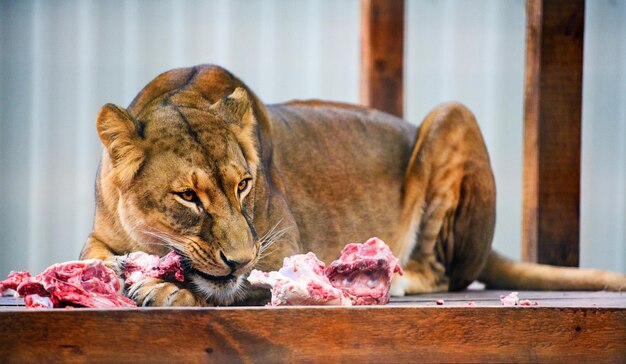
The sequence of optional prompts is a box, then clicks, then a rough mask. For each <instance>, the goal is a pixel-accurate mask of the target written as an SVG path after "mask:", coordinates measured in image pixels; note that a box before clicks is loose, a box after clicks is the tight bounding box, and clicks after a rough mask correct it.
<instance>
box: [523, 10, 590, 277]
mask: <svg viewBox="0 0 626 364" xmlns="http://www.w3.org/2000/svg"><path fill="white" fill-rule="evenodd" d="M526 10H527V21H528V24H527V33H526V80H525V105H524V113H525V116H524V119H525V123H524V133H525V134H524V183H523V189H524V199H523V222H522V225H523V226H522V259H523V260H526V261H531V262H539V263H546V264H554V265H565V266H578V262H579V230H580V229H579V216H580V214H579V208H580V145H581V142H580V139H581V134H580V133H581V104H582V71H583V34H584V20H585V1H584V0H528V1H527V9H526Z"/></svg>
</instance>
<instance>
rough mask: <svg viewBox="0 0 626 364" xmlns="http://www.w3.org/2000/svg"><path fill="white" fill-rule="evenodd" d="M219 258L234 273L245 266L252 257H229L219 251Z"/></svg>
mask: <svg viewBox="0 0 626 364" xmlns="http://www.w3.org/2000/svg"><path fill="white" fill-rule="evenodd" d="M220 258H222V261H223V262H224V263H225V264H226V265H227V266H228V267H229V268H230V269H231V274H232V273H235V272H236V271H237V270H239V269H240V268H242V267H245V266H246V265H247V264H248V263H250V261H251V260H252V259H230V258H228V257H227V256H226V255H224V252H222V251H220Z"/></svg>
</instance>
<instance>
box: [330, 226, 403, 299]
mask: <svg viewBox="0 0 626 364" xmlns="http://www.w3.org/2000/svg"><path fill="white" fill-rule="evenodd" d="M394 273H399V274H400V275H402V274H403V272H402V268H401V267H400V266H399V265H398V260H397V259H396V257H395V256H394V255H393V253H392V252H391V249H389V246H387V244H385V242H383V241H382V240H380V239H378V238H371V239H369V240H367V241H366V242H364V243H362V244H355V243H352V244H348V245H346V246H345V247H344V248H343V250H342V251H341V256H340V257H339V259H337V260H335V261H333V262H332V263H330V265H329V266H328V268H327V269H326V276H327V277H328V279H330V283H331V284H332V285H333V286H334V287H335V288H339V289H341V290H342V291H344V292H345V293H347V294H348V296H349V297H350V298H351V299H352V304H353V305H384V304H386V303H388V302H389V288H390V286H391V278H392V277H393V275H394Z"/></svg>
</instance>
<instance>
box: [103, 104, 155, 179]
mask: <svg viewBox="0 0 626 364" xmlns="http://www.w3.org/2000/svg"><path fill="white" fill-rule="evenodd" d="M96 129H97V130H98V136H99V137H100V140H101V141H102V144H103V145H104V147H105V148H106V150H107V152H108V154H109V157H110V158H111V162H112V163H113V168H114V172H115V174H116V177H117V178H116V179H117V180H118V182H119V183H120V184H126V183H128V182H130V181H131V180H132V178H133V177H134V176H135V173H137V171H138V170H139V167H140V166H141V164H142V163H143V160H144V153H143V151H142V148H141V147H140V145H139V142H140V140H141V135H140V130H139V124H138V123H136V122H135V120H134V119H133V118H132V116H130V115H129V114H128V112H127V111H126V110H124V109H123V108H121V107H118V106H115V105H113V104H106V105H104V106H103V107H102V109H100V113H99V114H98V120H97V121H96Z"/></svg>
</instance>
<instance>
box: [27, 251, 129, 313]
mask: <svg viewBox="0 0 626 364" xmlns="http://www.w3.org/2000/svg"><path fill="white" fill-rule="evenodd" d="M119 288H120V282H119V280H118V278H117V276H116V275H115V272H113V270H111V269H109V268H107V267H106V266H105V265H104V264H103V263H102V261H100V260H96V259H89V260H81V261H72V262H65V263H59V264H54V265H52V266H50V267H49V268H48V269H46V270H45V271H43V273H41V274H39V275H37V276H35V277H31V278H28V279H26V280H24V281H23V282H22V283H21V284H20V285H19V286H18V287H17V292H18V293H19V294H20V296H23V297H24V302H25V303H26V307H29V308H36V307H38V308H42V307H45V308H52V307H66V306H77V307H92V308H96V307H97V308H112V307H134V306H135V303H134V302H133V301H131V300H129V299H128V298H126V297H124V296H121V295H119V294H118V293H117V292H118V290H119Z"/></svg>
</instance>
